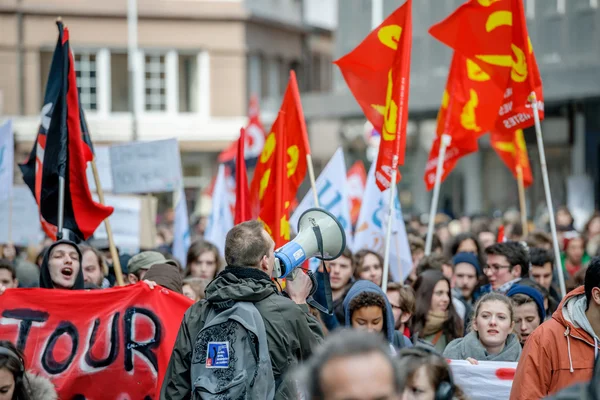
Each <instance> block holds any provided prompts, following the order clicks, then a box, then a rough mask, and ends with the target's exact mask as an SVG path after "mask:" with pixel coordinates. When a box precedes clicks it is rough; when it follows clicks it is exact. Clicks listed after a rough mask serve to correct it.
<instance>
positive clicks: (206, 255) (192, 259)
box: [184, 240, 224, 281]
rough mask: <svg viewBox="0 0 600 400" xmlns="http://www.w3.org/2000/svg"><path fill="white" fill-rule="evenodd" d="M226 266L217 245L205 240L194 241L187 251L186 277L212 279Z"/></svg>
mask: <svg viewBox="0 0 600 400" xmlns="http://www.w3.org/2000/svg"><path fill="white" fill-rule="evenodd" d="M223 268H224V265H223V261H222V260H221V257H220V256H219V249H217V246H215V245H214V244H212V243H210V242H206V241H204V240H198V241H195V242H194V243H192V245H191V246H190V248H189V250H188V253H187V260H186V267H185V274H184V276H185V277H188V276H191V277H194V278H202V279H208V280H209V281H212V280H213V279H214V278H215V276H217V274H218V273H219V272H221V271H222V270H223Z"/></svg>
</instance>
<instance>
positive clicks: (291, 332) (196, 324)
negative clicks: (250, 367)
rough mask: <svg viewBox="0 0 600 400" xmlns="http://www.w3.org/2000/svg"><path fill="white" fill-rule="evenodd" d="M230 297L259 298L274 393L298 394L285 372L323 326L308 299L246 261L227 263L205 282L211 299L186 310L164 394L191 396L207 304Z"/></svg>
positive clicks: (172, 399) (167, 398)
mask: <svg viewBox="0 0 600 400" xmlns="http://www.w3.org/2000/svg"><path fill="white" fill-rule="evenodd" d="M227 300H234V301H249V302H252V303H254V305H255V306H256V308H257V309H258V312H259V313H260V314H261V316H262V317H263V320H264V323H265V330H266V333H267V343H268V346H269V355H270V357H271V363H272V365H273V376H274V378H275V385H276V387H277V386H278V387H277V389H276V393H275V399H293V398H295V397H294V396H293V389H292V388H291V387H290V385H289V383H288V382H287V380H286V381H283V376H284V374H285V373H286V372H287V371H288V370H289V369H290V367H292V366H293V365H294V364H296V363H297V362H299V361H303V360H306V359H307V358H308V357H309V356H310V355H311V353H312V351H313V350H314V348H315V347H316V346H317V345H318V344H319V343H321V341H322V340H323V331H322V330H321V326H320V325H319V323H318V321H317V320H316V319H315V318H314V317H313V316H312V315H310V314H309V311H308V306H307V305H305V304H303V305H297V304H296V303H294V302H293V301H291V300H290V299H288V298H286V297H284V296H281V295H279V293H278V292H277V287H276V286H275V284H274V283H273V282H272V281H271V279H270V278H269V276H268V275H267V274H265V273H264V272H262V271H260V270H258V269H254V268H241V267H227V268H225V270H224V271H222V272H221V273H219V275H218V276H217V277H216V278H215V279H214V280H213V281H212V282H211V283H210V284H209V285H208V287H207V288H206V299H205V300H204V301H201V302H198V303H195V304H194V305H192V306H191V307H190V309H189V310H188V311H187V312H186V313H185V315H184V317H183V321H182V323H181V327H180V328H179V333H178V335H177V340H176V341H175V346H174V348H173V353H172V354H171V360H170V361H169V367H168V369H167V372H166V375H165V378H164V381H163V385H162V389H161V394H160V398H161V399H162V400H179V399H189V398H191V390H192V384H191V381H192V377H191V376H190V364H191V356H192V352H193V347H194V343H195V340H196V336H197V335H198V332H200V330H202V327H203V326H204V319H205V315H206V314H205V309H206V307H207V305H209V304H210V303H216V302H222V301H227ZM281 382H284V383H282V384H280V383H281Z"/></svg>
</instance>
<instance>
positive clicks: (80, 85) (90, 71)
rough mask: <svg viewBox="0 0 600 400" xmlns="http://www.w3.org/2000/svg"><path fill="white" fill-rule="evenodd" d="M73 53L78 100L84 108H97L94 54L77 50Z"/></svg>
mask: <svg viewBox="0 0 600 400" xmlns="http://www.w3.org/2000/svg"><path fill="white" fill-rule="evenodd" d="M74 54H75V57H74V58H75V76H76V77H77V89H79V100H80V101H81V105H82V106H83V108H84V110H96V109H98V103H97V102H96V54H95V53H79V52H77V53H74Z"/></svg>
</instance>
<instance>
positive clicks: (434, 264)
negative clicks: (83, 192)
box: [0, 207, 600, 399]
mask: <svg viewBox="0 0 600 400" xmlns="http://www.w3.org/2000/svg"><path fill="white" fill-rule="evenodd" d="M513 217H514V215H513ZM556 222H557V228H558V233H559V244H560V248H561V260H560V261H561V265H562V267H563V273H564V276H565V279H566V287H567V292H568V293H567V295H566V296H564V297H562V296H561V294H560V291H559V290H558V287H559V286H558V276H557V274H556V265H557V263H556V260H555V258H554V256H553V251H552V239H551V237H550V236H549V234H548V233H547V232H546V231H547V229H543V228H545V227H535V226H531V227H528V228H529V229H528V230H529V231H531V233H530V234H528V235H527V236H524V235H523V227H522V226H521V224H520V223H519V222H518V220H515V219H514V218H508V217H507V218H506V219H489V218H485V217H477V218H461V219H460V220H452V221H450V220H449V218H447V217H446V216H436V233H435V236H434V240H433V248H432V254H430V255H428V256H425V248H424V247H425V246H424V243H425V240H424V239H425V238H424V236H425V232H426V226H425V225H424V224H423V223H422V221H420V220H419V219H418V218H414V219H411V220H409V221H407V229H408V232H407V234H408V238H409V243H410V249H411V255H412V260H413V268H412V270H411V271H410V273H409V274H408V276H407V278H406V280H405V281H404V282H390V283H389V284H388V285H387V290H386V291H385V292H384V291H383V290H382V289H381V284H382V280H383V279H382V277H383V258H382V255H381V254H379V253H377V252H376V251H373V250H372V249H356V250H357V251H356V252H355V253H354V254H353V253H352V252H351V251H350V250H349V249H346V250H345V251H344V252H343V254H342V255H341V256H340V257H339V258H337V259H336V260H333V261H330V262H328V263H326V268H328V270H329V272H330V283H331V290H332V297H333V313H332V314H331V315H329V314H327V313H323V312H320V311H318V310H316V309H313V308H312V307H310V306H308V305H307V304H306V298H307V297H308V295H309V292H310V287H311V283H310V280H309V279H307V278H299V279H298V280H297V281H296V282H293V281H291V282H289V283H288V287H287V288H286V290H285V291H284V293H283V294H284V295H283V296H282V295H280V293H279V292H280V289H281V288H280V287H278V286H277V285H275V284H273V282H272V281H271V279H270V275H271V272H272V269H273V262H274V257H273V251H274V248H273V243H272V240H271V239H270V238H269V236H268V234H267V233H266V231H264V230H263V229H262V226H261V225H260V224H259V223H256V222H249V223H245V224H242V225H238V226H236V227H235V228H234V229H232V231H230V233H229V234H228V236H227V241H226V249H225V257H222V256H221V255H220V254H219V250H218V249H217V248H216V247H215V246H214V245H213V244H211V243H208V242H206V241H204V240H203V239H201V234H202V232H201V227H199V228H198V230H197V233H198V234H199V238H198V239H196V240H195V241H194V242H193V243H192V244H191V246H190V248H189V251H188V254H187V258H186V260H175V259H174V257H173V256H172V254H171V253H170V252H169V247H168V245H166V244H163V245H161V246H160V247H159V248H156V249H147V250H145V251H142V252H140V253H138V254H135V255H133V256H131V255H127V254H120V255H119V258H120V261H121V266H122V269H123V274H124V278H125V281H126V283H127V284H137V283H139V282H141V281H144V282H146V284H149V285H151V286H154V285H160V286H163V287H165V288H167V289H170V290H172V291H175V292H178V293H181V294H183V295H185V296H187V297H189V298H190V299H192V300H194V301H195V302H196V303H195V305H194V306H192V308H190V310H189V311H188V313H186V316H185V317H184V321H183V324H182V327H181V330H180V333H179V337H178V340H177V343H176V346H175V349H174V351H173V356H172V359H171V363H170V366H169V372H168V373H167V376H166V378H165V381H164V385H163V394H162V396H161V398H165V399H184V398H190V397H189V396H190V391H191V390H192V387H193V386H194V385H195V383H194V382H192V381H190V379H189V374H190V373H191V372H190V370H191V369H193V367H191V366H190V357H191V355H192V349H191V348H193V341H194V338H195V337H196V335H198V334H199V332H200V331H201V330H202V328H203V324H204V322H205V319H204V318H206V316H205V314H204V313H205V306H204V305H205V304H220V303H222V302H224V301H230V300H232V301H233V302H238V301H239V302H251V303H253V304H255V305H256V308H257V309H258V311H259V313H260V315H261V316H262V319H263V320H264V324H265V329H266V332H267V344H268V350H269V352H268V354H269V356H268V358H269V359H270V362H269V365H270V368H268V369H269V373H272V375H268V376H272V379H273V385H270V386H273V387H272V388H269V390H272V392H271V393H273V394H274V396H275V398H297V397H298V398H303V399H339V398H382V399H388V398H389V399H396V398H397V399H400V398H405V399H406V398H415V399H453V398H455V399H463V398H467V397H466V395H465V393H463V391H462V390H461V388H460V387H458V386H457V385H456V384H455V383H454V381H453V380H452V374H451V372H450V369H449V366H448V364H447V362H446V359H454V360H467V361H469V362H470V363H472V364H478V363H479V362H483V361H507V362H517V363H518V364H517V365H518V367H517V371H516V373H515V377H514V381H513V385H512V392H511V399H538V398H543V397H545V396H547V395H549V394H553V393H556V392H559V391H561V390H563V389H566V388H567V387H568V386H570V385H573V384H577V383H580V384H581V383H582V382H587V381H590V379H591V378H592V373H593V368H594V362H595V360H597V359H598V353H599V351H600V338H599V337H600V257H598V253H599V252H600V214H594V215H593V216H592V218H591V219H590V220H589V222H588V223H587V224H586V225H585V228H584V229H583V231H582V232H578V231H576V230H575V228H574V226H573V218H572V216H571V214H570V213H569V210H568V209H567V208H565V207H561V208H559V209H558V211H557V214H556ZM500 226H502V227H503V229H500V230H499V227H500ZM499 231H500V232H502V231H503V237H498V232H499ZM44 245H45V246H44V247H42V248H33V247H31V248H15V246H12V245H8V244H5V245H0V294H1V293H3V292H4V291H5V290H7V289H11V288H18V287H41V288H47V289H52V288H58V289H67V290H78V289H87V290H102V289H107V288H110V287H111V286H114V285H115V273H114V268H113V262H112V259H111V256H110V252H109V249H108V245H107V243H103V242H101V241H94V240H91V241H89V242H88V243H85V244H76V243H75V242H73V241H71V240H68V239H64V240H59V241H57V242H54V243H52V242H49V241H47V242H45V243H44ZM273 296H275V297H273ZM3 349H8V350H3ZM15 358H16V359H17V360H18V361H19V363H16V361H15ZM13 364H14V365H13ZM25 365H26V360H24V359H23V356H22V355H21V354H20V353H18V352H17V351H16V350H15V349H14V348H13V347H12V345H11V344H10V343H6V342H0V376H2V377H4V376H5V375H6V376H7V377H10V376H13V380H12V381H11V382H12V383H11V382H9V383H8V384H7V385H8V386H7V387H10V388H12V389H11V390H12V391H8V390H7V391H6V392H4V391H3V390H4V389H3V388H4V386H2V385H3V384H5V382H4V380H6V379H8V381H10V379H9V378H6V377H5V378H6V379H5V378H3V380H0V398H19V399H22V398H27V397H23V395H20V397H15V396H14V395H10V396H8V397H3V396H4V394H5V393H13V392H14V393H17V392H18V391H21V392H24V393H25V392H27V391H28V390H29V389H27V388H24V387H22V376H23V373H24V371H25ZM4 370H6V371H9V372H11V373H10V374H8V375H7V374H4V375H3V374H2V372H3V371H4ZM6 371H5V372H6ZM195 373H197V371H196V372H195ZM11 374H12V375H11ZM19 376H20V377H21V378H20V380H19V381H18V382H17V380H16V378H17V377H19ZM32 379H33V378H32ZM19 382H20V383H19ZM294 385H297V386H298V388H297V389H296V390H294V389H293V386H294ZM5 386H6V385H5ZM268 386H269V385H268ZM29 391H30V390H29ZM292 393H295V394H297V397H294V396H293V395H292ZM29 398H33V397H29ZM47 398H55V397H47ZM573 398H579V397H573Z"/></svg>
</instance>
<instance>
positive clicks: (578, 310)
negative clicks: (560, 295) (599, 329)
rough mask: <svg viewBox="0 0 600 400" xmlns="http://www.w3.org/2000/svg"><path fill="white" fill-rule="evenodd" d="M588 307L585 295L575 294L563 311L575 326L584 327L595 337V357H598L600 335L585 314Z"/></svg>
mask: <svg viewBox="0 0 600 400" xmlns="http://www.w3.org/2000/svg"><path fill="white" fill-rule="evenodd" d="M586 308H587V299H586V298H585V295H581V296H574V297H572V298H570V299H568V300H567V301H566V303H565V306H564V307H563V309H562V313H563V317H564V319H565V320H566V321H568V322H570V323H572V324H573V326H574V327H575V328H579V329H583V330H584V331H586V332H587V333H589V334H590V336H591V337H592V338H594V348H595V351H594V358H598V342H600V337H598V335H597V334H596V332H594V328H592V325H591V324H590V321H589V320H588V319H587V315H586V314H585V309H586Z"/></svg>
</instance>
